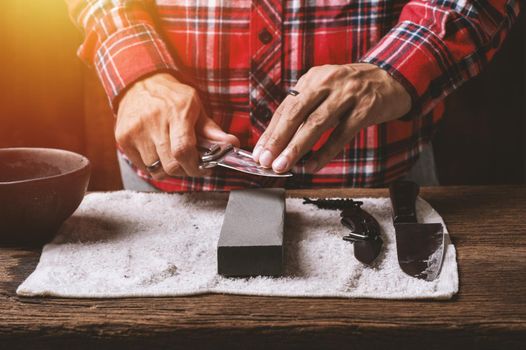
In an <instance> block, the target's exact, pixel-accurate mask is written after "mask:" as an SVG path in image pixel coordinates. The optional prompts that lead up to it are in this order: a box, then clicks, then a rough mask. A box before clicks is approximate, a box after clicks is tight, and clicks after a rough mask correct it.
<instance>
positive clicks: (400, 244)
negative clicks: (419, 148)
mask: <svg viewBox="0 0 526 350" xmlns="http://www.w3.org/2000/svg"><path fill="white" fill-rule="evenodd" d="M419 190H420V189H419V187H418V185H417V184H416V183H414V182H412V181H395V182H394V183H392V184H391V186H389V195H390V197H391V204H392V207H393V225H394V228H395V234H396V251H397V254H398V263H399V265H400V268H401V269H402V271H404V272H405V273H406V274H408V275H409V276H412V277H416V278H419V279H423V280H426V281H432V280H434V279H436V278H437V277H438V276H439V274H440V270H441V268H442V262H443V260H444V251H445V245H444V239H445V235H444V228H443V227H442V224H440V223H429V224H422V223H418V221H417V215H416V205H415V204H416V198H417V196H418V193H419Z"/></svg>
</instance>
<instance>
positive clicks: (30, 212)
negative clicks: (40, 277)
mask: <svg viewBox="0 0 526 350" xmlns="http://www.w3.org/2000/svg"><path fill="white" fill-rule="evenodd" d="M89 177H90V163H89V160H88V159H87V158H86V157H83V156H81V155H80V154H77V153H73V152H70V151H65V150H58V149H47V148H4V149H0V244H3V245H6V244H8V245H13V244H14V245H29V246H40V245H42V244H44V243H46V242H48V241H50V240H51V239H52V238H53V236H54V235H55V233H56V232H57V231H58V229H59V228H60V226H61V225H62V223H63V222H64V220H66V219H67V218H68V217H69V216H70V215H71V214H73V212H74V211H75V210H76V209H77V208H78V206H79V204H80V203H81V201H82V199H83V198H84V194H85V193H86V189H87V187H88V182H89Z"/></svg>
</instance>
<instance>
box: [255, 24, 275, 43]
mask: <svg viewBox="0 0 526 350" xmlns="http://www.w3.org/2000/svg"><path fill="white" fill-rule="evenodd" d="M258 37H259V40H260V41H261V42H262V43H263V44H268V43H270V42H271V41H272V34H270V32H269V31H268V30H267V29H266V28H263V29H262V30H261V31H260V32H259V35H258Z"/></svg>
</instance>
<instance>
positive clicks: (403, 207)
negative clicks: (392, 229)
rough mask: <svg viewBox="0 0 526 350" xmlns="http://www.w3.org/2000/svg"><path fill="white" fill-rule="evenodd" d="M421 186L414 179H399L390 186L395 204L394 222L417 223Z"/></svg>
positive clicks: (393, 203) (392, 200) (392, 201)
mask: <svg viewBox="0 0 526 350" xmlns="http://www.w3.org/2000/svg"><path fill="white" fill-rule="evenodd" d="M419 191H420V188H419V186H418V185H417V184H416V183H414V182H412V181H405V180H398V181H395V182H393V183H392V184H391V186H389V196H390V197H391V205H392V206H393V223H395V224H399V223H413V222H414V223H416V222H417V220H416V208H415V203H416V197H417V196H418V193H419Z"/></svg>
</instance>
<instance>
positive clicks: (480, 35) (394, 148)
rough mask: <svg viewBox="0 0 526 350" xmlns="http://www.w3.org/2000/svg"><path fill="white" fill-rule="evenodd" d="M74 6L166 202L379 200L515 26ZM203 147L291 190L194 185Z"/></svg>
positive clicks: (241, 182)
mask: <svg viewBox="0 0 526 350" xmlns="http://www.w3.org/2000/svg"><path fill="white" fill-rule="evenodd" d="M67 3H68V6H69V9H70V13H71V15H72V18H73V19H74V20H75V22H76V23H77V24H78V25H79V26H80V27H81V28H83V29H84V31H85V35H86V38H85V41H84V43H83V45H82V47H81V49H80V50H79V51H80V56H81V57H82V58H83V59H84V60H85V61H86V62H87V63H88V64H92V65H94V66H95V68H96V70H97V73H98V75H99V77H100V79H101V81H102V84H103V86H104V88H105V89H106V92H107V94H108V97H109V100H110V103H111V105H112V107H113V110H114V112H115V113H116V115H117V120H116V128H115V136H116V139H117V143H118V146H119V150H120V152H121V154H122V155H123V158H124V157H125V158H126V159H127V160H129V161H130V162H131V164H133V167H134V170H135V171H136V172H137V175H138V176H140V178H142V181H146V182H148V183H149V184H150V185H152V186H154V187H155V188H156V189H158V190H163V191H193V190H203V191H213V190H230V189H234V188H244V187H258V186H276V185H277V186H285V187H288V188H305V187H311V188H312V187H340V186H347V187H348V186H382V185H385V184H387V183H389V182H391V181H392V180H394V179H396V178H398V177H402V176H404V175H406V174H407V173H408V172H410V171H414V170H415V169H414V164H415V163H416V162H417V159H418V158H419V154H420V152H421V151H425V150H427V153H428V154H429V153H430V152H429V146H428V145H429V143H430V140H431V137H432V134H433V131H434V128H435V125H436V123H437V122H438V121H439V119H440V118H441V116H442V114H443V104H442V102H441V101H442V99H443V98H444V97H445V96H446V95H448V94H449V93H451V92H452V91H453V90H454V89H456V88H457V87H458V86H460V85H461V84H462V83H463V82H465V81H466V80H468V79H469V78H471V77H473V76H475V75H477V74H478V73H479V72H480V70H481V69H482V67H483V66H485V65H486V64H487V63H488V61H490V60H491V58H492V57H493V55H494V54H495V52H496V50H497V49H498V47H499V46H500V44H501V43H502V41H503V39H504V37H505V34H506V33H507V31H508V30H509V29H510V27H511V25H512V23H513V22H514V20H515V19H516V17H517V15H518V13H519V1H516V0H488V1H476V0H462V1H460V0H459V1H453V0H441V1H438V0H409V1H408V0H378V1H372V0H356V1H349V0H254V1H247V0H221V1H215V0H202V1H196V0H187V1H178V0H157V1H154V0H142V1H141V0H135V1H133V0H67ZM198 138H206V139H209V140H212V141H217V142H230V143H233V144H236V145H238V146H241V147H242V148H244V149H250V150H252V149H253V155H254V159H255V160H256V161H258V162H259V163H260V164H261V165H262V166H265V167H269V168H270V167H271V168H272V169H274V170H275V171H276V172H285V171H288V170H292V171H293V172H294V174H295V176H294V177H292V178H288V179H287V180H286V181H285V180H278V181H274V180H269V179H266V178H260V177H254V176H250V175H245V174H242V173H238V172H234V171H227V170H223V169H214V170H212V171H210V170H207V171H206V172H205V171H202V170H199V168H198V162H199V161H198V153H197V149H196V143H197V140H198ZM412 168H413V169H412ZM420 168H423V170H424V171H430V170H432V169H430V168H431V167H430V166H424V167H422V165H420ZM123 169H124V168H123ZM128 187H130V186H128Z"/></svg>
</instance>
